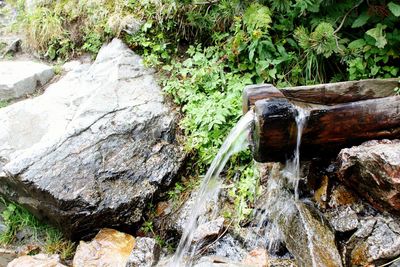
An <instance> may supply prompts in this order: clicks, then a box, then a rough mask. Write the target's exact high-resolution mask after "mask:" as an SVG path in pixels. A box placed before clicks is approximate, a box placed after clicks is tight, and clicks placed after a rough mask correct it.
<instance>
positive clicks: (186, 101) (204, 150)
mask: <svg viewBox="0 0 400 267" xmlns="http://www.w3.org/2000/svg"><path fill="white" fill-rule="evenodd" d="M187 53H188V56H189V58H188V59H186V60H185V61H183V62H176V61H174V62H172V64H171V65H167V66H165V67H164V70H168V71H169V76H167V77H165V78H164V80H163V84H164V90H165V91H166V92H167V93H169V94H170V95H172V96H173V97H174V100H175V102H176V103H178V104H180V105H183V109H182V111H183V113H184V114H185V118H184V119H183V120H182V121H181V126H182V128H183V129H184V131H185V133H186V135H187V136H188V139H187V143H186V148H187V149H188V150H189V151H196V152H197V153H198V155H199V164H200V165H201V164H209V163H210V162H211V161H212V159H213V158H214V156H215V155H216V153H217V151H218V149H219V147H220V146H221V144H222V141H223V138H224V137H225V136H226V134H227V133H228V131H229V130H230V129H231V128H232V126H233V125H234V124H235V123H236V121H237V120H238V118H239V117H240V115H241V111H240V106H241V93H242V90H243V87H244V86H245V85H247V84H250V83H252V81H251V79H250V78H249V77H248V76H247V75H239V74H233V73H226V72H225V71H224V68H225V64H224V63H223V62H222V61H221V60H220V59H221V57H222V56H223V55H222V54H221V51H219V50H218V49H217V48H216V47H209V48H207V49H202V48H201V47H200V46H198V47H193V46H192V47H190V48H189V49H188V51H187Z"/></svg>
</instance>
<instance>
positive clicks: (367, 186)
mask: <svg viewBox="0 0 400 267" xmlns="http://www.w3.org/2000/svg"><path fill="white" fill-rule="evenodd" d="M338 165H339V168H338V172H337V175H338V178H339V179H340V180H341V181H343V182H344V183H345V184H347V185H348V186H350V187H351V188H352V189H354V191H356V192H358V193H359V194H360V195H362V196H363V197H365V198H366V199H367V200H368V201H369V202H370V203H371V204H372V205H373V206H374V207H375V208H377V209H378V210H381V211H385V210H387V211H390V212H393V213H396V214H400V140H393V141H390V140H381V141H369V142H365V143H363V144H362V145H360V146H354V147H352V148H346V149H343V150H342V151H341V152H340V154H339V156H338Z"/></svg>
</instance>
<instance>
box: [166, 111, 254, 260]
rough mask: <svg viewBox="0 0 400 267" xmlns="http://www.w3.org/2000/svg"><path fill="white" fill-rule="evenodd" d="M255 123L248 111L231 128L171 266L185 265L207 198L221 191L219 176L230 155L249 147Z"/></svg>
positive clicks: (198, 196)
mask: <svg viewBox="0 0 400 267" xmlns="http://www.w3.org/2000/svg"><path fill="white" fill-rule="evenodd" d="M253 123H254V112H253V111H252V110H251V111H249V112H247V113H246V114H245V115H244V116H243V117H242V118H241V119H240V120H239V122H238V123H237V124H236V126H235V127H234V128H233V129H232V130H231V132H230V133H229V135H228V137H227V138H226V140H225V142H224V143H223V144H222V146H221V148H220V150H219V152H218V154H217V156H216V157H215V158H214V160H213V162H212V163H211V166H210V168H209V169H208V171H207V173H206V175H205V177H204V179H203V181H202V183H201V186H200V190H199V192H198V194H197V197H196V200H195V201H194V204H193V207H192V209H191V215H190V217H189V218H188V220H187V222H186V225H185V228H184V233H183V235H182V237H181V240H180V242H179V245H178V248H177V250H176V252H175V255H174V258H173V260H172V262H171V264H170V266H171V267H176V266H182V265H183V266H185V265H186V264H183V263H182V259H183V257H184V255H185V254H186V253H187V252H188V251H189V249H190V246H191V243H192V239H193V233H194V232H195V230H196V228H197V219H198V217H199V216H200V215H201V214H203V213H204V212H205V209H206V207H207V200H210V199H214V198H215V196H217V195H218V193H219V183H218V177H219V174H220V173H221V171H222V170H223V168H224V167H225V164H226V163H227V161H228V159H229V158H230V156H231V155H232V154H234V153H237V152H239V151H241V150H244V149H246V148H247V147H248V145H249V144H248V138H247V137H248V135H249V133H250V129H251V127H252V125H253Z"/></svg>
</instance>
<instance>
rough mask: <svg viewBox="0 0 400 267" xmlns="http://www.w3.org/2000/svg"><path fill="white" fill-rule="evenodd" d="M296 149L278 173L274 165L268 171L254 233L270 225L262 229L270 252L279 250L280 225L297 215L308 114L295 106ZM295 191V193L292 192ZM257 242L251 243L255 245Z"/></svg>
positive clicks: (277, 168) (285, 223) (276, 166)
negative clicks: (303, 141)
mask: <svg viewBox="0 0 400 267" xmlns="http://www.w3.org/2000/svg"><path fill="white" fill-rule="evenodd" d="M296 110H297V115H296V118H295V120H296V125H297V135H296V146H295V150H294V154H293V157H292V158H291V159H290V160H288V161H287V162H286V166H285V168H284V169H283V170H282V171H280V169H281V166H280V164H279V163H275V164H274V165H273V167H272V169H271V171H270V174H269V178H268V182H267V186H266V189H265V192H266V193H265V198H264V201H265V203H263V205H262V206H263V211H262V212H261V213H260V214H258V215H256V216H257V217H258V218H259V221H258V224H257V227H256V232H259V231H260V229H261V228H262V227H263V225H264V224H265V222H266V221H267V220H268V221H269V223H268V225H267V227H266V229H265V236H266V237H265V239H266V240H267V247H268V250H269V251H271V252H272V251H274V250H276V249H277V248H278V245H279V243H280V242H281V240H282V232H281V228H280V227H282V225H287V224H288V223H287V222H289V221H290V220H291V216H294V214H296V212H297V206H296V202H297V201H298V199H299V192H298V191H299V190H298V186H299V180H300V178H301V177H300V176H301V174H300V145H301V136H302V133H303V129H304V126H305V124H306V122H307V118H308V115H309V111H308V110H305V109H302V108H300V107H296ZM293 192H294V193H293ZM258 242H259V240H256V242H255V243H254V245H255V246H257V245H258Z"/></svg>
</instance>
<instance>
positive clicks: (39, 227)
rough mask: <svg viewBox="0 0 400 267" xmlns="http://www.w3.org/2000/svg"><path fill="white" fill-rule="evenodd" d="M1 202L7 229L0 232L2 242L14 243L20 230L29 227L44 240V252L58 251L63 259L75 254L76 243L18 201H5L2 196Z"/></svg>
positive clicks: (0, 241) (34, 235) (39, 238)
mask: <svg viewBox="0 0 400 267" xmlns="http://www.w3.org/2000/svg"><path fill="white" fill-rule="evenodd" d="M1 202H2V203H3V205H5V209H4V210H3V212H2V213H1V216H2V218H3V221H4V225H5V226H6V230H5V231H4V232H2V233H1V234H0V244H3V245H8V244H11V243H13V242H14V241H15V238H16V235H17V233H18V232H19V231H21V230H23V229H24V228H29V231H30V232H31V233H32V236H33V239H34V240H37V242H39V241H40V240H43V241H44V244H42V245H43V247H42V251H43V252H44V253H49V254H54V253H58V254H60V257H61V259H70V258H71V257H72V256H73V252H74V250H75V244H74V243H72V242H71V241H69V240H67V239H65V238H64V237H63V235H62V234H61V232H60V231H59V230H57V229H55V228H53V227H51V226H49V225H47V224H44V223H42V222H40V221H39V220H38V219H37V218H36V217H34V216H33V215H32V214H31V213H30V212H29V211H27V210H26V209H25V208H23V207H21V206H20V205H18V204H16V203H12V202H8V201H5V200H4V199H3V198H1Z"/></svg>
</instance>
